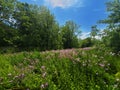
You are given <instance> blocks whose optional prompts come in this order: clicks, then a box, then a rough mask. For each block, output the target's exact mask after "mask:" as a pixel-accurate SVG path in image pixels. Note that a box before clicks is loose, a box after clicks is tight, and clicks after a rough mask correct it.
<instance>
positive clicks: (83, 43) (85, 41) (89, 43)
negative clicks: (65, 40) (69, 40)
mask: <svg viewBox="0 0 120 90" xmlns="http://www.w3.org/2000/svg"><path fill="white" fill-rule="evenodd" d="M79 42H80V47H81V48H84V47H92V46H93V44H94V43H93V41H92V40H91V38H90V37H88V38H86V39H83V40H80V41H79Z"/></svg>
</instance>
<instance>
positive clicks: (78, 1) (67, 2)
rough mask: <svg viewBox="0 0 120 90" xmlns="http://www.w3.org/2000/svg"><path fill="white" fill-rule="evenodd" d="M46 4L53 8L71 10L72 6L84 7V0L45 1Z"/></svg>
mask: <svg viewBox="0 0 120 90" xmlns="http://www.w3.org/2000/svg"><path fill="white" fill-rule="evenodd" d="M45 4H46V5H49V6H52V7H53V8H55V7H61V8H69V7H72V6H75V7H80V6H83V0H45Z"/></svg>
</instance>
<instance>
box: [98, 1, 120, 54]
mask: <svg viewBox="0 0 120 90" xmlns="http://www.w3.org/2000/svg"><path fill="white" fill-rule="evenodd" d="M107 10H108V12H109V15H108V18H107V19H105V20H101V21H100V22H102V23H105V24H108V27H107V28H106V29H105V30H104V34H103V41H104V43H105V45H106V47H109V48H111V50H112V51H113V52H115V53H119V51H120V48H119V47H120V1H119V0H114V1H110V2H108V3H107Z"/></svg>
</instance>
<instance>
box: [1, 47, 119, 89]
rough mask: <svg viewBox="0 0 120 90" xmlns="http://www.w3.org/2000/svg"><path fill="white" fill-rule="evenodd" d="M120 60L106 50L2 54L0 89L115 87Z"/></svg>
mask: <svg viewBox="0 0 120 90" xmlns="http://www.w3.org/2000/svg"><path fill="white" fill-rule="evenodd" d="M68 52H69V53H68ZM119 60H120V56H115V55H114V54H113V53H110V52H108V51H106V50H105V49H101V50H100V49H92V50H79V49H78V50H75V49H73V50H61V51H55V52H54V51H50V52H41V53H40V52H36V51H35V52H22V53H14V54H4V55H0V89H2V90H5V89H23V90H24V89H30V90H33V89H37V90H40V89H45V90H58V89H59V90H63V89H66V90H76V89H77V90H103V89H106V90H114V89H115V90H118V89H119V84H120V83H119V79H120V78H119V72H120V71H119V70H120V67H119V65H118V66H116V63H120V61H119Z"/></svg>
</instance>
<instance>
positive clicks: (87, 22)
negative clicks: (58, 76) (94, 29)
mask: <svg viewBox="0 0 120 90" xmlns="http://www.w3.org/2000/svg"><path fill="white" fill-rule="evenodd" d="M19 1H21V2H27V3H31V4H37V5H45V6H47V7H48V8H49V9H50V11H51V13H53V14H54V16H55V17H56V21H57V22H58V23H59V24H60V25H63V24H65V22H66V21H67V20H73V21H74V22H75V23H77V24H78V25H80V30H81V31H82V32H83V36H82V38H84V37H86V36H87V35H88V34H89V32H90V30H91V26H92V25H96V24H97V21H98V20H101V19H105V18H106V17H107V12H106V5H105V3H106V2H107V1H110V0H19ZM104 27H105V25H102V24H99V25H98V28H99V29H103V28H104Z"/></svg>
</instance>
